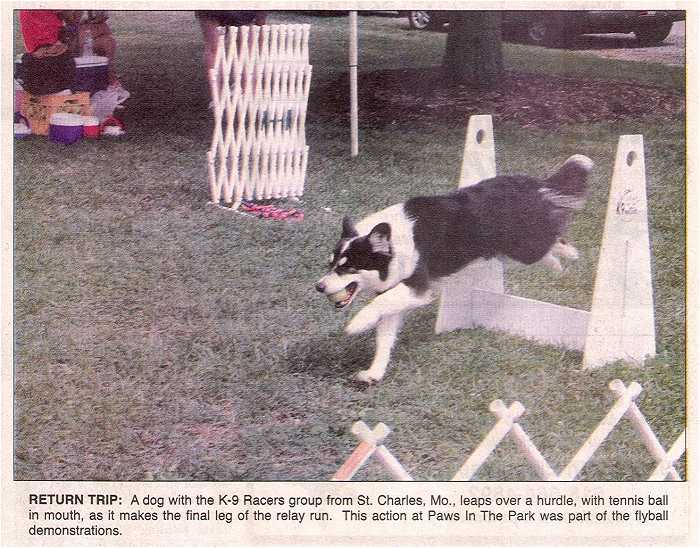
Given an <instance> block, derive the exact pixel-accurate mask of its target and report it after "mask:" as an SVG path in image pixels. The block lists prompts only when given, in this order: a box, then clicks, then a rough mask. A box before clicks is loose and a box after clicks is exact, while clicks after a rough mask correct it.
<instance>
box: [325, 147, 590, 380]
mask: <svg viewBox="0 0 700 548" xmlns="http://www.w3.org/2000/svg"><path fill="white" fill-rule="evenodd" d="M592 168H593V162H592V161H591V160H590V159H589V158H587V157H586V156H582V155H575V156H572V157H570V158H569V159H568V160H566V162H564V164H563V165H562V166H561V167H560V168H559V170H558V171H557V172H556V173H555V174H554V175H552V176H551V177H549V178H548V179H544V180H542V179H535V178H533V177H528V176H525V175H515V176H498V177H494V178H492V179H487V180H484V181H481V182H479V183H477V184H476V185H473V186H469V187H465V188H462V189H459V190H456V191H454V192H450V193H449V194H443V195H439V196H421V197H417V198H411V199H409V200H408V201H406V202H403V203H400V204H396V205H393V206H391V207H388V208H386V209H384V210H382V211H379V212H377V213H374V214H373V215H370V216H369V217H366V218H364V219H362V220H361V221H360V222H358V223H357V224H353V222H352V221H351V220H350V219H349V218H348V217H346V218H345V219H344V220H343V232H342V235H341V239H340V241H339V242H338V244H337V245H336V247H335V250H334V252H333V254H332V255H331V257H330V267H329V271H328V272H327V273H326V275H325V276H323V277H322V278H321V279H320V280H319V281H318V283H317V284H316V289H317V290H318V291H320V292H321V293H324V294H325V295H326V296H327V297H328V298H329V299H330V300H331V301H333V302H334V303H335V306H336V307H337V308H344V307H346V306H348V305H349V304H350V303H351V302H352V301H353V300H354V299H355V297H357V295H358V294H359V293H360V292H361V291H363V290H368V291H370V292H371V293H373V294H376V297H374V298H373V299H372V301H371V302H370V303H369V304H368V305H367V306H365V307H364V308H363V309H362V310H360V311H359V312H358V313H357V315H356V316H355V317H354V318H353V319H352V320H351V321H350V323H348V325H347V326H346V328H345V332H346V333H347V334H348V335H355V334H358V333H362V332H363V331H367V330H368V329H372V328H373V327H376V345H377V346H376V353H375V356H374V360H373V361H372V365H371V366H370V367H369V369H366V370H364V371H360V372H359V373H358V374H357V375H356V378H357V379H358V380H360V381H363V382H367V383H373V382H377V381H379V380H380V379H381V378H382V377H383V376H384V373H385V371H386V367H387V364H388V363H389V357H390V355H391V349H392V348H393V346H394V342H395V340H396V336H397V333H398V331H399V328H400V327H401V322H402V319H403V316H404V315H405V314H406V313H407V312H408V311H409V310H411V309H413V308H417V307H419V306H423V305H426V304H428V303H430V302H431V301H432V300H433V297H434V294H435V289H437V288H438V287H439V282H440V280H441V279H443V278H445V277H446V276H449V275H450V274H453V273H455V272H457V271H459V270H461V269H462V268H463V267H464V266H466V265H467V264H469V263H471V262H472V261H474V260H476V259H480V258H484V259H490V258H492V257H496V256H505V257H510V258H511V259H514V260H515V261H518V262H520V263H524V264H526V265H531V264H534V263H540V264H542V265H544V266H546V267H548V268H551V269H553V270H556V271H561V270H562V266H561V263H560V261H559V257H565V258H568V259H576V258H578V252H577V251H576V249H575V248H574V247H573V246H571V245H569V244H568V243H566V242H565V241H564V240H563V238H562V236H563V234H564V232H565V231H566V228H567V226H568V224H569V222H570V219H571V212H572V210H575V209H580V208H581V207H582V206H583V204H584V202H585V198H586V194H587V192H586V191H587V184H586V179H587V176H588V173H589V172H590V171H591V169H592Z"/></svg>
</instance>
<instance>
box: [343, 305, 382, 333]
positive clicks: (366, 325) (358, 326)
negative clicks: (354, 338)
mask: <svg viewBox="0 0 700 548" xmlns="http://www.w3.org/2000/svg"><path fill="white" fill-rule="evenodd" d="M378 321H379V318H377V317H375V315H374V314H372V312H370V311H368V310H367V309H366V308H365V309H362V310H360V311H359V312H358V313H357V315H356V316H355V317H354V318H353V319H352V320H350V323H348V325H346V326H345V334H346V335H359V334H360V333H364V332H365V331H367V330H369V329H372V328H373V327H374V326H376V325H377V322H378Z"/></svg>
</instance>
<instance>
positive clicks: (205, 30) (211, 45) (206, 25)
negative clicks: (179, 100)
mask: <svg viewBox="0 0 700 548" xmlns="http://www.w3.org/2000/svg"><path fill="white" fill-rule="evenodd" d="M197 20H198V21H199V26H200V28H201V29H202V36H203V37H204V54H203V56H202V60H203V61H204V70H205V75H206V78H207V81H209V70H210V69H212V68H214V60H215V59H216V46H217V44H218V42H219V32H218V30H217V28H218V26H219V23H217V22H216V21H214V20H213V19H208V18H206V17H197ZM209 93H210V96H211V97H213V96H214V95H213V92H212V90H211V89H210V90H209Z"/></svg>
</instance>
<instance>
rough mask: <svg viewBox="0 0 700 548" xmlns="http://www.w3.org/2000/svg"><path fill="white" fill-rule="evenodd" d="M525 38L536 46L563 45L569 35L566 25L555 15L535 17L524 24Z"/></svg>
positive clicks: (567, 40)
mask: <svg viewBox="0 0 700 548" xmlns="http://www.w3.org/2000/svg"><path fill="white" fill-rule="evenodd" d="M525 38H526V39H527V41H528V42H529V43H530V44H533V45H536V46H550V47H553V46H564V45H566V44H567V43H568V42H569V40H570V38H571V37H570V36H569V35H568V33H567V29H566V25H564V22H563V21H562V20H561V19H559V18H557V17H547V18H544V17H541V18H540V17H537V18H535V19H532V20H531V21H529V22H528V23H527V25H526V26H525Z"/></svg>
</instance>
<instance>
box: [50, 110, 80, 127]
mask: <svg viewBox="0 0 700 548" xmlns="http://www.w3.org/2000/svg"><path fill="white" fill-rule="evenodd" d="M49 124H51V125H52V126H82V125H83V117H82V116H81V115H80V114H71V113H70V112H57V113H56V114H52V115H51V119H50V120H49Z"/></svg>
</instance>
